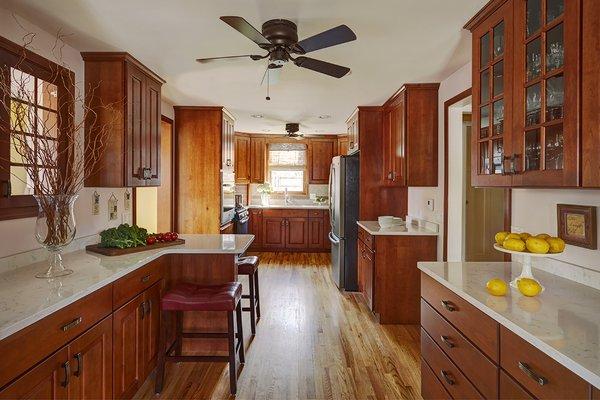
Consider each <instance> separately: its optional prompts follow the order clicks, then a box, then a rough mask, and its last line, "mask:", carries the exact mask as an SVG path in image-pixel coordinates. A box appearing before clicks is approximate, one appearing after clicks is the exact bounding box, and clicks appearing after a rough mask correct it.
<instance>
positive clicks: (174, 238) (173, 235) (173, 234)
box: [171, 232, 179, 240]
mask: <svg viewBox="0 0 600 400" xmlns="http://www.w3.org/2000/svg"><path fill="white" fill-rule="evenodd" d="M171 237H172V238H173V240H177V239H178V238H179V235H178V234H177V232H171Z"/></svg>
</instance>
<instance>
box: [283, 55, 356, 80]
mask: <svg viewBox="0 0 600 400" xmlns="http://www.w3.org/2000/svg"><path fill="white" fill-rule="evenodd" d="M294 64H296V65H297V66H299V67H302V68H307V69H310V70H313V71H316V72H320V73H322V74H325V75H329V76H333V77H335V78H341V77H342V76H344V75H346V74H347V73H348V72H350V68H348V67H342V66H341V65H336V64H332V63H328V62H326V61H321V60H315V59H314V58H310V57H298V58H296V59H295V60H294Z"/></svg>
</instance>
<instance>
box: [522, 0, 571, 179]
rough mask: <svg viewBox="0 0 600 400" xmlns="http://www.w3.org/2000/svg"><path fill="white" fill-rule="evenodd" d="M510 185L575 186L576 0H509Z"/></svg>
mask: <svg viewBox="0 0 600 400" xmlns="http://www.w3.org/2000/svg"><path fill="white" fill-rule="evenodd" d="M514 13H515V14H514V15H515V65H514V79H515V82H514V84H515V90H514V127H515V129H514V131H513V152H514V157H515V158H516V162H515V171H511V172H514V174H513V186H577V185H578V183H579V182H578V176H579V172H578V158H577V156H578V132H579V131H578V129H579V128H578V125H579V124H578V118H579V117H578V114H579V112H578V103H579V102H578V95H579V94H578V92H579V90H578V87H579V69H580V64H579V62H580V61H579V60H580V54H579V47H580V43H579V40H580V37H579V28H578V27H579V26H580V20H579V19H580V0H514Z"/></svg>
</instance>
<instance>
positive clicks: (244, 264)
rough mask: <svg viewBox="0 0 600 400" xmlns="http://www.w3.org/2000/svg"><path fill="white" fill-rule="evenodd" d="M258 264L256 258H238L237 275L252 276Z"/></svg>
mask: <svg viewBox="0 0 600 400" xmlns="http://www.w3.org/2000/svg"><path fill="white" fill-rule="evenodd" d="M258 262H259V261H258V257H257V256H248V257H240V258H239V259H238V261H237V268H238V274H240V275H253V274H254V273H255V272H256V270H257V269H258Z"/></svg>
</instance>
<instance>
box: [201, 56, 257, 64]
mask: <svg viewBox="0 0 600 400" xmlns="http://www.w3.org/2000/svg"><path fill="white" fill-rule="evenodd" d="M244 57H248V58H251V59H253V60H255V61H256V60H261V59H263V58H265V57H266V56H264V57H263V56H257V55H254V54H244V55H242V56H223V57H208V58H197V59H196V61H198V62H199V63H201V64H203V63H208V62H211V61H218V60H229V59H233V58H244Z"/></svg>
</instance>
